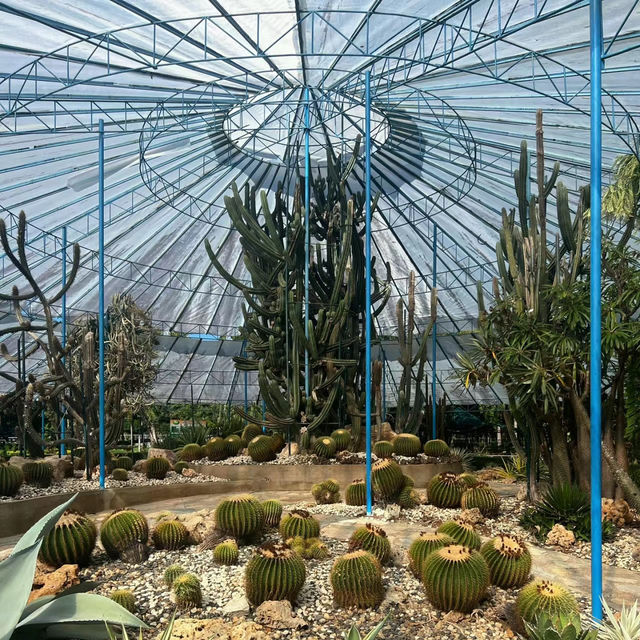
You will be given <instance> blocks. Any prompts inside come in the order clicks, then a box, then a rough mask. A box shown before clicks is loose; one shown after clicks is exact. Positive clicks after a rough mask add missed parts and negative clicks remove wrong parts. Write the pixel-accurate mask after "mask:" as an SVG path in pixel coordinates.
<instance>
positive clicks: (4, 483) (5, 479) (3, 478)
mask: <svg viewBox="0 0 640 640" xmlns="http://www.w3.org/2000/svg"><path fill="white" fill-rule="evenodd" d="M23 480H24V475H23V473H22V470H21V469H20V468H19V467H16V466H14V465H12V464H5V463H2V464H0V496H14V495H15V494H16V493H18V489H19V488H20V485H21V484H22V481H23Z"/></svg>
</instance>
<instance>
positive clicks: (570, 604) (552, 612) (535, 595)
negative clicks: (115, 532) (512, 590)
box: [515, 580, 578, 633]
mask: <svg viewBox="0 0 640 640" xmlns="http://www.w3.org/2000/svg"><path fill="white" fill-rule="evenodd" d="M515 613H516V629H517V631H519V632H520V633H522V632H523V631H524V624H525V623H527V622H528V623H532V622H533V621H534V620H535V618H536V617H537V616H539V615H540V614H542V613H545V614H546V615H547V616H549V618H550V619H551V621H552V623H553V624H556V622H557V621H558V620H559V619H560V616H569V615H574V614H577V613H578V602H577V601H576V599H575V598H574V597H573V595H572V594H571V593H570V592H569V591H568V590H567V589H566V588H565V587H563V586H562V585H559V584H554V583H553V582H549V581H548V580H532V581H531V582H530V583H529V584H527V585H526V586H524V587H523V588H522V590H521V591H520V593H519V594H518V597H517V598H516V606H515Z"/></svg>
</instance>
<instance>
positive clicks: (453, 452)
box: [449, 447, 475, 471]
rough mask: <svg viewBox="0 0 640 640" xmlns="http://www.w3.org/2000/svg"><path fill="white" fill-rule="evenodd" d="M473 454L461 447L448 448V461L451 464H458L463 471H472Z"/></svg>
mask: <svg viewBox="0 0 640 640" xmlns="http://www.w3.org/2000/svg"><path fill="white" fill-rule="evenodd" d="M474 455H475V454H473V453H472V452H471V451H467V449H463V448H462V447H449V459H450V460H451V461H452V462H459V463H460V464H461V465H462V470H463V471H473V464H472V461H473V457H474Z"/></svg>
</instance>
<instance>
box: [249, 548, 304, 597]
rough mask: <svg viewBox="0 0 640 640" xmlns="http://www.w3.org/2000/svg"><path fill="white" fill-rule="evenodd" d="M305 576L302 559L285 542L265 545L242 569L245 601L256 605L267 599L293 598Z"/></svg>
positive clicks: (300, 587)
mask: <svg viewBox="0 0 640 640" xmlns="http://www.w3.org/2000/svg"><path fill="white" fill-rule="evenodd" d="M306 577H307V571H306V569H305V566H304V562H303V561H302V558H301V557H300V556H299V555H298V554H297V553H296V552H295V551H294V550H293V549H291V548H290V547H288V546H287V545H286V544H266V545H263V546H262V547H260V548H258V549H257V551H256V553H255V554H254V555H253V556H252V557H251V558H250V559H249V562H248V563H247V568H246V570H245V589H246V593H247V600H249V602H250V603H251V604H252V605H254V606H257V605H259V604H261V603H263V602H265V601H266V600H288V601H289V602H291V603H292V604H293V603H294V602H295V601H296V598H297V597H298V593H299V592H300V589H302V585H303V584H304V581H305V579H306Z"/></svg>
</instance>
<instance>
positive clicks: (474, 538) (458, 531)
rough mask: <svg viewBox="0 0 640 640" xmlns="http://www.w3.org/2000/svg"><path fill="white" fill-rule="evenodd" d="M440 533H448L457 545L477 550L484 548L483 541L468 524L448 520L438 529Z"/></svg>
mask: <svg viewBox="0 0 640 640" xmlns="http://www.w3.org/2000/svg"><path fill="white" fill-rule="evenodd" d="M438 533H446V534H447V535H448V536H451V537H452V538H453V539H454V540H455V541H456V544H459V545H462V546H464V547H469V548H470V549H474V550H477V549H480V547H481V546H482V539H481V538H480V536H479V535H478V534H477V533H476V532H475V531H474V529H473V527H472V526H471V525H470V524H467V523H466V522H458V521H457V520H448V521H447V522H443V523H442V524H441V525H440V526H439V527H438Z"/></svg>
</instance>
